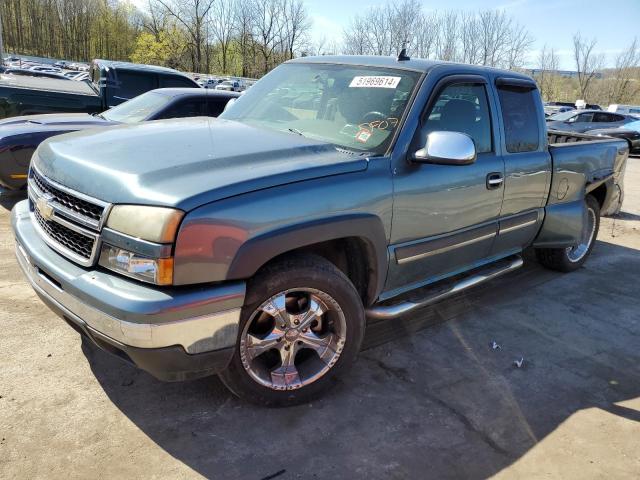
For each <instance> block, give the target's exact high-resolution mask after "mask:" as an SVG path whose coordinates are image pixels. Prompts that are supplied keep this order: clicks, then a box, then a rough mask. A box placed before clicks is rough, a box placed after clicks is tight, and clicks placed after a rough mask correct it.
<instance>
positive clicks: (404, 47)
mask: <svg viewBox="0 0 640 480" xmlns="http://www.w3.org/2000/svg"><path fill="white" fill-rule="evenodd" d="M408 45H409V41H408V40H405V41H404V42H402V50H400V53H399V54H398V61H399V62H406V61H407V60H411V58H409V56H408V55H407V46H408Z"/></svg>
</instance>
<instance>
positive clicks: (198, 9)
mask: <svg viewBox="0 0 640 480" xmlns="http://www.w3.org/2000/svg"><path fill="white" fill-rule="evenodd" d="M155 1H157V2H158V3H159V4H160V5H161V6H162V7H164V9H165V11H166V13H167V14H168V15H170V16H171V17H173V18H174V19H175V20H176V21H177V22H178V23H179V24H180V25H182V27H183V28H184V30H185V31H186V32H187V34H188V36H189V39H190V43H191V45H190V46H191V49H192V62H193V70H194V71H197V72H200V71H202V70H203V57H204V56H203V49H205V48H206V43H207V34H206V27H207V24H208V21H209V13H210V11H211V8H212V7H213V3H214V0H155Z"/></svg>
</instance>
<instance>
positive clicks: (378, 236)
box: [227, 214, 388, 305]
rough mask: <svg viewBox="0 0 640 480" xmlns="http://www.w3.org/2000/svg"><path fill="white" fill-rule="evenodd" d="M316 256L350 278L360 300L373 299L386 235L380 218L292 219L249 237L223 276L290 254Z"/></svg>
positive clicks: (245, 273) (238, 275)
mask: <svg viewBox="0 0 640 480" xmlns="http://www.w3.org/2000/svg"><path fill="white" fill-rule="evenodd" d="M304 252H310V253H314V254H317V255H320V256H322V257H324V258H326V259H327V260H329V261H330V262H331V263H333V264H334V265H335V266H336V267H338V268H339V269H340V270H342V271H343V273H344V274H345V275H347V277H348V278H349V279H350V280H351V281H352V283H353V284H354V286H355V287H356V289H357V290H358V293H360V295H361V298H362V300H363V303H364V304H365V305H369V304H371V303H373V302H374V301H375V299H376V298H377V297H378V295H379V294H380V292H381V291H382V288H383V286H384V281H385V280H386V275H387V263H388V262H387V238H386V233H385V229H384V227H383V225H382V221H381V220H380V219H379V218H378V217H376V216H374V215H368V214H353V215H344V216H340V217H333V218H327V219H321V220H315V221H311V222H306V223H302V224H297V225H293V226H289V227H285V228H282V229H279V230H277V231H274V232H269V233H267V234H264V235H261V236H258V237H255V238H252V239H250V240H248V241H247V242H245V243H244V244H243V245H242V246H241V247H240V248H239V249H238V251H237V253H236V255H235V257H234V259H233V261H232V262H231V265H230V266H229V270H228V273H227V279H228V280H233V279H247V278H251V277H253V276H254V275H255V274H256V273H257V272H258V271H259V270H260V269H261V268H263V267H265V266H266V265H268V264H270V263H271V262H273V261H275V260H278V259H280V258H282V257H283V256H286V255H290V254H299V253H304Z"/></svg>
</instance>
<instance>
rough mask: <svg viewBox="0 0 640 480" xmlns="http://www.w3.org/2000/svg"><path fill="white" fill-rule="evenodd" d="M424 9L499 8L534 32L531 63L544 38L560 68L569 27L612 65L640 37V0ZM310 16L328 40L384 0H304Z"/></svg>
mask: <svg viewBox="0 0 640 480" xmlns="http://www.w3.org/2000/svg"><path fill="white" fill-rule="evenodd" d="M421 3H422V4H423V5H424V8H425V10H444V9H456V10H457V9H459V10H478V9H483V8H501V9H504V10H506V11H507V12H508V13H509V14H510V15H511V16H513V18H514V19H515V20H516V21H517V22H519V23H521V24H523V25H524V26H526V28H527V29H528V30H529V32H531V34H532V35H533V37H534V38H535V44H534V46H533V50H534V51H533V52H532V53H531V55H530V58H531V60H530V63H531V64H532V65H531V66H535V65H534V64H535V57H536V55H537V52H538V51H539V50H540V49H541V48H542V46H543V45H544V44H545V43H546V44H547V45H549V46H552V47H554V48H555V49H556V51H557V52H558V54H559V57H560V61H561V65H560V68H564V69H572V68H573V67H572V60H571V48H572V36H573V33H574V32H576V31H578V30H580V31H581V32H582V34H583V35H584V36H587V37H595V38H596V39H597V40H598V46H597V49H598V51H600V52H603V53H605V55H606V59H607V62H606V63H607V65H611V63H612V62H613V59H614V57H615V55H616V54H617V53H619V52H620V51H621V50H623V49H624V48H626V47H627V46H628V45H629V44H630V43H631V42H632V41H633V38H634V37H635V36H638V37H639V38H640V0H497V1H496V2H494V3H491V2H487V1H480V0H447V1H446V2H436V1H431V0H422V1H421ZM306 4H307V8H308V10H309V13H310V14H311V18H312V19H313V22H314V33H313V35H314V37H315V38H317V39H318V38H322V36H325V37H326V38H327V39H328V40H330V39H331V37H332V36H338V37H340V36H341V32H342V29H343V28H344V27H345V26H346V25H348V23H349V20H350V18H351V17H353V15H355V14H358V13H361V12H365V11H366V10H367V9H370V8H372V7H374V6H375V5H383V4H384V0H370V1H367V0H306Z"/></svg>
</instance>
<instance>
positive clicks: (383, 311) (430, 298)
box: [366, 255, 524, 320]
mask: <svg viewBox="0 0 640 480" xmlns="http://www.w3.org/2000/svg"><path fill="white" fill-rule="evenodd" d="M523 263H524V262H523V260H522V257H521V256H519V255H518V256H513V257H508V258H505V259H503V260H499V261H497V262H495V263H492V264H489V265H487V266H486V267H484V268H482V269H480V270H476V272H475V273H471V274H470V276H467V277H464V278H459V277H457V278H458V280H457V281H451V280H449V281H447V280H444V281H443V282H442V284H440V285H439V284H438V283H436V284H435V285H434V286H433V287H431V288H430V289H429V290H428V291H427V294H426V296H424V297H422V298H421V299H419V300H405V301H401V302H399V303H395V304H392V305H373V306H372V307H370V308H368V309H367V310H366V315H367V317H368V318H370V319H374V320H386V319H390V318H396V317H399V316H400V315H404V314H406V313H409V312H412V311H413V310H416V309H418V308H422V307H426V306H427V305H431V304H433V303H436V302H439V301H440V300H444V299H445V298H449V297H451V296H452V295H455V294H456V293H460V292H462V291H463V290H467V289H468V288H471V287H475V286H477V285H480V284H481V283H484V282H487V281H489V280H493V279H494V278H497V277H499V276H501V275H504V274H505V273H509V272H512V271H514V270H517V269H518V268H520V267H521V266H522V264H523Z"/></svg>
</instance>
